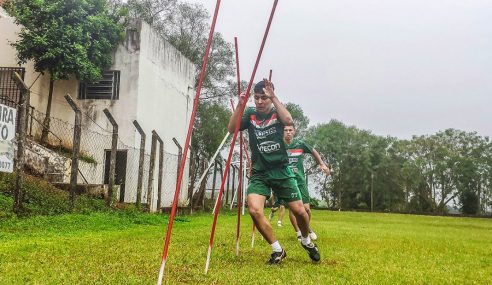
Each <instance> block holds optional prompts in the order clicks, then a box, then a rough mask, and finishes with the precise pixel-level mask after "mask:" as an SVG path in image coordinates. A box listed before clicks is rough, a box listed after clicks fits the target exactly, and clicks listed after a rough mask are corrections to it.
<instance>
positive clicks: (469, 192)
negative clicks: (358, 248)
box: [304, 120, 492, 215]
mask: <svg viewBox="0 0 492 285" xmlns="http://www.w3.org/2000/svg"><path fill="white" fill-rule="evenodd" d="M304 137H305V139H306V141H308V142H310V143H311V144H313V145H314V146H315V147H316V149H317V150H318V151H319V152H320V154H321V156H322V157H323V159H325V160H326V161H327V162H328V163H329V164H330V166H331V167H332V168H333V174H332V176H331V177H329V178H327V177H324V176H322V175H321V174H320V171H318V170H317V166H316V165H315V162H314V161H312V160H310V159H308V160H307V165H306V168H307V169H308V175H309V177H308V178H309V182H310V183H312V184H313V185H316V186H315V187H316V189H317V190H318V191H319V193H320V194H321V197H322V198H323V199H324V200H325V202H326V203H327V204H328V207H330V208H334V209H342V210H371V204H372V209H373V210H374V211H387V212H407V213H408V212H410V213H411V212H418V213H434V214H445V213H447V212H449V211H450V210H451V209H453V208H456V210H458V211H460V212H461V213H463V214H467V215H490V214H491V213H492V143H491V142H490V140H489V138H488V137H483V136H480V135H478V134H477V133H476V132H464V131H460V130H455V129H448V130H445V131H442V132H438V133H436V134H433V135H425V136H414V137H413V138H412V139H411V140H399V139H396V138H392V137H382V136H377V135H374V134H372V133H371V132H370V131H366V130H361V129H358V128H356V127H353V126H346V125H344V124H343V123H341V122H339V121H335V120H332V121H331V122H329V123H325V124H319V125H317V126H315V127H311V128H309V129H308V130H307V131H306V132H305V134H304ZM371 201H372V203H371Z"/></svg>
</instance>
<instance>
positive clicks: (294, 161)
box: [289, 157, 299, 164]
mask: <svg viewBox="0 0 492 285" xmlns="http://www.w3.org/2000/svg"><path fill="white" fill-rule="evenodd" d="M298 161H299V158H297V157H289V164H296V163H297V162H298Z"/></svg>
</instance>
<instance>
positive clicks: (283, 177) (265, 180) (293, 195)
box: [248, 167, 301, 203]
mask: <svg viewBox="0 0 492 285" xmlns="http://www.w3.org/2000/svg"><path fill="white" fill-rule="evenodd" d="M271 191H273V193H274V194H275V197H278V198H279V199H282V200H284V201H285V202H286V203H288V202H292V201H299V200H301V192H300V191H299V188H298V187H297V181H296V179H295V177H294V173H293V172H292V170H291V169H290V168H288V167H286V168H284V169H273V170H268V171H263V172H255V171H253V175H252V176H251V179H250V180H249V186H248V195H249V194H258V195H262V196H265V197H267V199H268V198H269V197H270V194H271Z"/></svg>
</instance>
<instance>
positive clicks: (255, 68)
mask: <svg viewBox="0 0 492 285" xmlns="http://www.w3.org/2000/svg"><path fill="white" fill-rule="evenodd" d="M277 3H278V0H275V1H274V3H273V8H272V12H271V13H270V18H269V19H268V24H267V27H266V30H265V34H264V35H263V40H262V42H261V46H260V50H259V51H258V56H257V58H256V63H255V65H254V68H253V73H252V74H251V78H250V80H249V83H248V88H247V89H246V95H245V98H244V104H243V106H239V107H240V108H241V109H240V114H239V117H238V118H237V122H236V129H235V130H234V136H233V137H232V142H231V148H230V150H229V156H228V158H227V163H226V168H225V171H224V174H223V175H224V176H223V178H222V181H221V182H222V183H221V186H220V191H219V197H222V194H223V192H224V182H225V178H226V177H227V174H228V172H229V166H230V163H231V158H232V153H233V152H234V145H235V143H236V140H237V134H238V132H239V128H240V125H241V119H242V117H243V114H244V108H245V107H246V102H248V99H249V93H250V91H251V86H252V85H253V81H254V79H255V75H256V70H257V69H258V65H259V63H260V59H261V55H262V53H263V48H264V47H265V43H266V39H267V37H268V32H269V31H270V26H271V24H272V20H273V16H274V15H275V9H276V7H277ZM219 203H220V198H219ZM219 210H220V207H216V209H215V214H214V221H213V224H212V231H211V233H210V240H209V245H208V253H207V261H206V262H205V274H206V273H207V272H208V267H209V265H210V257H211V254H212V247H213V243H214V236H215V228H216V226H217V217H218V214H219Z"/></svg>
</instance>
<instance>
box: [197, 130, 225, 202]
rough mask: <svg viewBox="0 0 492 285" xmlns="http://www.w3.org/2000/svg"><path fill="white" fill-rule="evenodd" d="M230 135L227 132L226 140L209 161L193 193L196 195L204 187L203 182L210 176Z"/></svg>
mask: <svg viewBox="0 0 492 285" xmlns="http://www.w3.org/2000/svg"><path fill="white" fill-rule="evenodd" d="M229 135H230V133H229V132H227V134H226V135H225V137H224V139H223V140H222V142H221V143H220V145H219V147H218V148H217V150H216V151H215V153H214V155H213V156H212V158H211V159H210V160H209V161H208V166H207V168H206V169H205V171H203V173H202V176H201V177H200V180H199V181H198V184H196V185H197V186H196V187H195V189H193V193H196V192H197V191H198V189H200V185H202V181H203V179H205V176H207V174H208V171H209V170H210V168H212V165H213V164H214V162H215V159H216V158H217V155H219V152H220V150H221V149H222V147H223V146H224V144H225V143H226V141H227V139H228V138H229Z"/></svg>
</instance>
